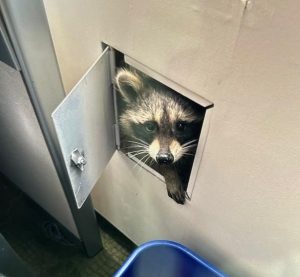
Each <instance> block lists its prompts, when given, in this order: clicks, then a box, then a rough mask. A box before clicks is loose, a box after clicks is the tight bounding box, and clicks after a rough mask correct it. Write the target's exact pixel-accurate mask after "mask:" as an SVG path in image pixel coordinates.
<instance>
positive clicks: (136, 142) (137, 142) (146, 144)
mask: <svg viewBox="0 0 300 277" xmlns="http://www.w3.org/2000/svg"><path fill="white" fill-rule="evenodd" d="M126 141H127V142H131V143H134V144H136V145H143V146H148V145H149V144H148V143H141V142H139V141H134V140H126Z"/></svg>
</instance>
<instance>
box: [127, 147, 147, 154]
mask: <svg viewBox="0 0 300 277" xmlns="http://www.w3.org/2000/svg"><path fill="white" fill-rule="evenodd" d="M147 151H148V149H144V148H142V149H137V150H133V151H128V152H126V154H133V153H137V152H147Z"/></svg>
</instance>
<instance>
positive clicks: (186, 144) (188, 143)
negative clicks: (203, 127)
mask: <svg viewBox="0 0 300 277" xmlns="http://www.w3.org/2000/svg"><path fill="white" fill-rule="evenodd" d="M196 141H198V139H193V140H190V141H188V142H186V143H184V144H182V145H181V146H182V147H185V146H188V145H190V144H192V143H194V142H196Z"/></svg>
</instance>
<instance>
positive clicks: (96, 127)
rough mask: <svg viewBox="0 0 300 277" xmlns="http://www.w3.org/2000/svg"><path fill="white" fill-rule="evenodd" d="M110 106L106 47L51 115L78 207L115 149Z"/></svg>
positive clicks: (111, 103)
mask: <svg viewBox="0 0 300 277" xmlns="http://www.w3.org/2000/svg"><path fill="white" fill-rule="evenodd" d="M113 106H114V103H113V93H112V82H111V76H110V57H109V49H108V48H106V49H105V50H104V51H103V53H102V54H101V56H100V57H99V58H98V59H97V61H96V62H95V63H94V64H93V65H92V67H91V68H90V69H89V70H88V72H87V73H86V74H85V75H84V76H83V77H82V79H81V80H80V81H79V82H78V83H77V85H76V86H75V87H74V88H73V89H72V91H71V92H70V93H69V94H68V95H67V96H66V98H65V99H64V100H63V101H62V103H61V104H60V105H59V106H58V107H57V109H56V110H55V111H54V112H53V113H52V118H53V121H54V125H55V129H56V133H57V136H58V139H59V144H60V148H61V151H62V153H63V156H64V161H65V165H66V167H67V170H68V174H69V178H70V181H71V184H72V188H73V192H74V195H75V198H76V202H77V206H78V208H80V207H81V206H82V204H83V203H84V201H85V200H86V198H87V197H88V195H89V194H90V192H91V190H92V188H93V187H94V185H95V184H96V182H97V180H98V179H99V177H100V175H101V173H102V172H103V170H104V168H105V167H106V165H107V163H108V162H109V160H110V158H111V157H112V155H113V153H114V151H115V150H116V145H115V137H114V131H113V126H114V119H115V117H114V108H113Z"/></svg>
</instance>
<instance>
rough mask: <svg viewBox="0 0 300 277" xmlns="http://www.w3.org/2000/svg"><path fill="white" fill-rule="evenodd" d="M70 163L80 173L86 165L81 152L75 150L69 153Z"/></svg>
mask: <svg viewBox="0 0 300 277" xmlns="http://www.w3.org/2000/svg"><path fill="white" fill-rule="evenodd" d="M71 161H72V162H73V164H74V165H75V166H77V167H78V168H79V169H80V170H81V171H83V170H84V166H85V165H86V163H87V161H86V159H85V157H84V154H83V152H80V151H79V150H78V149H77V148H76V149H74V150H73V151H72V153H71Z"/></svg>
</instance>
